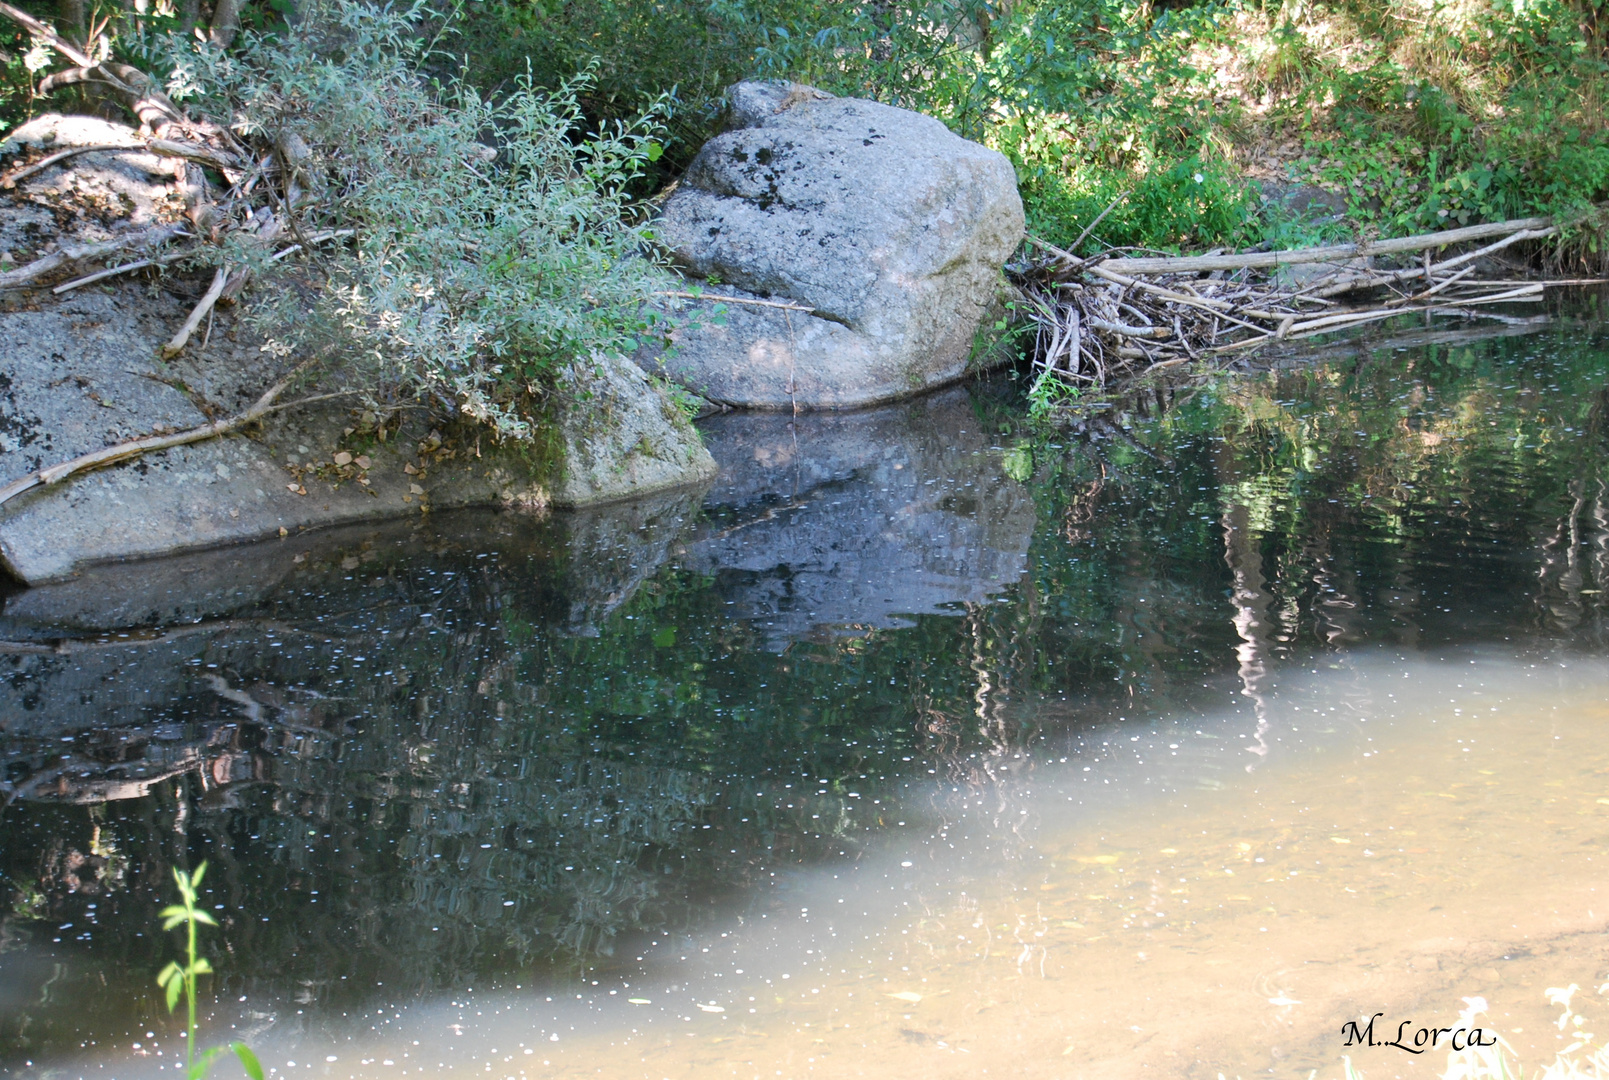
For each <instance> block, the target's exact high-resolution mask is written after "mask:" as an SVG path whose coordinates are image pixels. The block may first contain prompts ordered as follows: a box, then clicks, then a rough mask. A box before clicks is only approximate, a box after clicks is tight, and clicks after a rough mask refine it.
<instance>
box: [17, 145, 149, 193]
mask: <svg viewBox="0 0 1609 1080" xmlns="http://www.w3.org/2000/svg"><path fill="white" fill-rule="evenodd" d="M144 149H145V148H144V147H143V146H138V145H129V144H128V143H97V144H96V145H94V146H73V147H69V148H68V149H66V150H58V151H57V152H56V153H54V154H51V155H50V156H49V157H47V158H44V159H43V160H41V161H36V162H34V163H33V164H32V165H29V166H26V167H24V168H21V169H18V170H17V171H16V172H13V173H8V174H6V176H5V177H4V178H0V188H6V189H8V190H9V189H11V188H14V187H16V186H17V185H18V184H20V183H21V182H22V181H24V180H26V179H28V177H30V176H33V175H34V174H35V173H42V172H44V171H45V170H46V169H48V168H50V167H51V166H52V165H55V164H56V163H57V162H61V161H66V160H67V159H68V158H71V157H77V156H78V155H79V154H98V153H101V152H102V151H105V150H138V151H143V150H144Z"/></svg>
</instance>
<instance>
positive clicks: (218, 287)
mask: <svg viewBox="0 0 1609 1080" xmlns="http://www.w3.org/2000/svg"><path fill="white" fill-rule="evenodd" d="M228 280H229V269H228V267H224V266H220V267H218V269H217V270H215V271H213V274H212V285H211V287H209V288H208V289H207V292H206V295H205V296H203V297H202V298H201V303H199V304H197V305H196V309H195V310H194V311H192V312H191V313H190V317H189V318H188V319H186V320H184V325H183V326H181V327H179V332H178V333H177V334H174V335H173V340H171V341H169V342H168V343H167V344H166V345H164V346H162V356H163V359H170V358H172V357H175V356H178V355H179V354H180V353H182V352H183V351H184V347H185V345H186V343H188V342H189V340H190V335H191V334H193V333H195V332H196V327H198V326H200V325H201V320H202V319H204V318H206V317H207V312H209V311H211V310H212V305H214V304H216V303H217V302H218V297H220V296H222V295H223V287H224V283H225V282H227V281H228Z"/></svg>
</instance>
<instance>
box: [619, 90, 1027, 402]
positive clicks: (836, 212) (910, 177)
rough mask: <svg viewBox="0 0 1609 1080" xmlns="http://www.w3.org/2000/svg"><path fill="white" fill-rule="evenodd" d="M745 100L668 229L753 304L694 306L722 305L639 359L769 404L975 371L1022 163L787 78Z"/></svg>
mask: <svg viewBox="0 0 1609 1080" xmlns="http://www.w3.org/2000/svg"><path fill="white" fill-rule="evenodd" d="M731 99H732V111H731V120H730V123H729V127H728V129H727V130H726V131H725V132H723V133H722V134H720V135H718V136H716V137H715V138H714V139H711V140H710V141H709V143H707V144H706V145H705V146H704V148H703V150H701V151H700V152H699V154H698V157H696V158H695V159H694V160H693V164H692V165H691V166H690V167H689V168H688V170H687V175H686V176H685V177H683V179H682V181H681V183H680V185H679V186H678V187H677V188H676V190H675V192H674V193H672V195H671V196H670V198H669V199H668V200H667V201H666V203H665V206H664V210H663V214H662V217H661V219H660V222H659V226H658V229H659V235H660V239H661V241H662V242H663V243H664V244H665V245H666V246H667V247H668V248H669V249H670V251H671V252H672V254H673V257H674V258H675V260H676V262H677V263H678V264H679V265H680V266H681V267H682V268H683V269H684V270H685V272H686V273H687V274H688V275H690V276H692V277H694V278H699V279H706V280H713V281H715V282H717V283H716V284H712V285H711V286H710V287H709V288H708V289H707V290H706V291H707V292H708V293H709V294H712V295H713V294H719V295H724V296H729V297H736V298H738V300H740V301H750V302H747V303H744V302H730V301H728V302H726V304H725V306H726V309H727V310H726V314H725V317H724V320H720V319H718V318H715V317H714V313H713V312H712V310H711V309H712V307H713V305H712V303H711V302H709V301H689V302H687V303H686V304H685V305H684V307H683V309H682V312H683V313H684V314H686V313H689V312H696V313H698V314H701V315H703V316H709V317H707V318H703V319H701V320H699V321H697V322H695V323H694V324H692V325H689V326H685V327H683V328H682V329H681V330H679V331H677V332H676V333H675V334H674V335H673V340H672V345H673V346H674V347H673V348H670V349H648V350H645V351H644V352H643V353H640V354H639V357H638V359H639V362H641V363H644V364H646V365H648V366H650V367H654V366H659V367H662V368H663V370H664V371H665V372H666V373H667V374H669V375H670V376H672V377H673V378H675V379H677V380H678V381H680V382H682V383H683V384H685V385H686V386H687V387H689V388H690V389H692V390H693V391H695V392H696V393H699V394H701V395H703V396H704V397H706V398H709V399H710V400H712V401H717V402H722V403H726V404H732V405H739V406H747V407H753V408H771V409H781V408H790V409H792V408H805V409H834V408H847V407H853V406H860V405H870V404H875V403H879V402H886V401H892V400H895V399H898V398H903V397H908V396H910V395H911V394H914V393H917V392H919V391H922V390H926V389H928V388H930V387H933V386H938V385H941V384H943V383H947V382H951V381H953V380H955V379H957V378H959V377H961V376H962V375H963V374H965V372H966V370H967V361H968V357H969V355H970V354H971V352H972V349H973V345H974V340H975V338H976V335H977V332H978V329H979V326H980V323H981V321H982V320H983V318H984V316H985V314H986V312H988V311H989V309H990V308H991V307H992V306H993V304H994V303H995V298H996V296H997V293H998V290H999V287H1000V284H1001V276H1000V268H1001V265H1002V264H1003V263H1004V262H1005V260H1006V258H1007V257H1008V256H1009V255H1010V254H1011V252H1012V251H1013V250H1014V249H1015V248H1016V246H1017V244H1018V243H1020V242H1021V240H1022V236H1023V211H1022V200H1021V199H1020V198H1019V197H1018V195H1017V183H1016V174H1015V172H1014V170H1013V169H1012V167H1011V163H1010V162H1009V161H1007V160H1006V158H1005V157H1004V156H1002V155H1001V154H998V153H996V152H995V151H993V150H990V149H988V148H987V147H983V146H979V145H978V144H977V143H974V142H968V141H967V140H966V139H963V138H960V137H959V136H957V135H955V134H953V133H952V132H950V131H949V129H947V128H946V127H945V126H944V125H943V124H941V123H940V122H939V121H937V120H935V119H933V118H932V117H928V116H922V115H920V114H918V113H914V112H909V111H907V110H904V109H896V108H892V107H890V106H887V105H880V104H877V103H876V102H872V101H861V100H858V99H855V98H835V97H832V96H831V95H829V94H825V93H822V92H821V91H818V90H814V89H811V88H810V87H804V86H799V85H797V84H788V83H778V82H763V83H762V82H750V83H741V84H739V85H738V86H736V87H734V88H733V90H732V92H731ZM753 301H768V302H769V303H767V304H761V303H754V302H753Z"/></svg>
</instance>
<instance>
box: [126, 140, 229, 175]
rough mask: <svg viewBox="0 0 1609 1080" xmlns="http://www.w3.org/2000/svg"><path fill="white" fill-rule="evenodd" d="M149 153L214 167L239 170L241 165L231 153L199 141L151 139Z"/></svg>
mask: <svg viewBox="0 0 1609 1080" xmlns="http://www.w3.org/2000/svg"><path fill="white" fill-rule="evenodd" d="M149 145H150V147H151V153H153V154H156V155H158V156H159V157H168V158H183V159H184V160H185V161H193V162H195V163H196V164H198V165H211V166H212V167H213V168H215V169H219V170H225V169H227V170H229V171H231V172H240V171H241V169H242V165H241V163H240V160H239V159H238V158H236V157H235V155H233V154H228V153H225V152H223V151H222V150H215V149H213V148H212V147H210V146H202V145H201V144H200V143H188V142H179V141H178V140H177V139H152V140H151V142H150V144H149Z"/></svg>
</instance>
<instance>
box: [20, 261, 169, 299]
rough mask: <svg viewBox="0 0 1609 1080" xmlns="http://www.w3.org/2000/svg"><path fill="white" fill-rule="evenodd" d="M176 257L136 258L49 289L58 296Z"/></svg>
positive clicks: (157, 264)
mask: <svg viewBox="0 0 1609 1080" xmlns="http://www.w3.org/2000/svg"><path fill="white" fill-rule="evenodd" d="M176 258H178V256H177V255H169V256H168V257H167V258H164V259H137V260H135V261H134V262H131V263H124V264H123V265H121V266H112V267H108V268H107V269H105V270H97V271H96V272H95V273H93V274H86V275H85V276H84V277H81V278H74V279H73V280H72V281H69V282H67V283H66V284H63V285H57V286H56V287H55V288H54V289H51V290H50V291H51V292H52V293H54V294H55V295H57V296H60V295H61V294H62V293H67V292H72V291H73V290H74V289H81V288H83V287H84V286H85V285H93V284H95V283H96V282H97V281H104V280H105V279H107V278H109V277H116V276H117V275H118V274H128V273H132V272H134V271H135V270H144V269H145V268H146V267H147V266H159V265H161V264H162V263H166V262H172V261H173V260H174V259H176Z"/></svg>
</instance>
